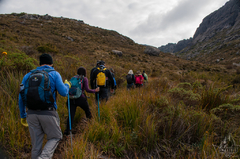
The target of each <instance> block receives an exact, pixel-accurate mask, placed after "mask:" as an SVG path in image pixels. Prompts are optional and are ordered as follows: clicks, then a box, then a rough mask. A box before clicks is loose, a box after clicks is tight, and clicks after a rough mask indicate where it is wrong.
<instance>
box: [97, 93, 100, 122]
mask: <svg viewBox="0 0 240 159" xmlns="http://www.w3.org/2000/svg"><path fill="white" fill-rule="evenodd" d="M97 100H98V120H99V121H100V107H99V92H98V93H97Z"/></svg>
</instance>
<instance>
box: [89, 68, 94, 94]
mask: <svg viewBox="0 0 240 159" xmlns="http://www.w3.org/2000/svg"><path fill="white" fill-rule="evenodd" d="M93 72H94V69H92V70H91V73H90V86H91V88H92V89H94V88H95V85H94V73H93Z"/></svg>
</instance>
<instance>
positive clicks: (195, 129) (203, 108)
mask: <svg viewBox="0 0 240 159" xmlns="http://www.w3.org/2000/svg"><path fill="white" fill-rule="evenodd" d="M114 50H118V51H114ZM3 52H7V53H4V54H3ZM0 53H1V55H0V79H1V80H0V105H1V111H0V123H1V125H0V148H3V150H4V151H5V153H6V154H7V155H8V156H9V157H11V158H20V159H22V158H30V155H31V154H30V153H31V140H30V135H29V130H28V128H26V127H23V126H22V125H21V123H20V114H19V109H18V100H17V99H18V98H17V97H18V94H19V85H20V83H21V81H22V78H23V76H24V75H25V73H27V72H28V71H29V70H31V69H33V68H35V67H36V66H38V65H39V62H38V57H39V55H41V54H42V53H49V54H51V55H52V56H53V60H54V68H55V69H56V70H57V71H58V72H59V73H60V74H61V76H62V78H63V80H64V79H70V78H71V77H72V76H73V75H75V74H76V70H77V68H78V67H80V66H84V67H85V68H86V69H87V76H88V77H89V73H90V70H91V69H92V67H94V66H95V65H96V61H97V60H99V59H101V60H104V61H105V62H106V66H107V68H113V69H114V70H115V77H116V80H117V90H116V93H115V94H114V95H113V96H111V97H110V99H109V101H108V102H106V103H104V102H101V103H100V116H101V117H100V120H99V118H98V110H97V109H96V104H95V100H94V99H95V98H94V94H90V93H87V96H88V97H89V98H88V99H87V100H88V103H89V106H90V109H91V112H92V114H93V119H92V120H90V121H87V120H86V118H85V114H84V112H83V111H82V109H80V108H78V109H77V112H76V115H75V119H74V121H75V124H74V125H73V129H72V131H73V146H72V147H73V150H71V143H70V138H69V137H67V136H64V137H63V140H61V142H60V144H59V146H58V147H57V149H56V151H55V153H54V156H53V158H54V159H59V158H64V159H65V158H67V159H68V158H69V159H72V158H80V159H86V158H94V159H109V158H116V159H117V158H119V159H120V158H136V159H137V158H141V159H142V158H199V159H200V158H224V156H225V154H224V153H222V152H220V151H218V149H217V150H216V149H215V147H213V145H217V146H218V147H221V146H220V145H221V143H222V140H223V139H224V138H225V137H228V136H230V137H231V138H234V139H235V141H234V142H232V140H231V142H230V141H229V142H228V144H231V145H233V146H236V145H239V143H240V138H239V134H240V131H239V122H238V119H239V104H240V89H239V88H240V80H239V79H240V76H239V74H240V70H239V69H237V68H227V67H225V66H224V65H220V64H215V65H210V64H203V63H201V62H197V61H190V60H184V59H181V58H179V57H176V56H174V55H172V54H167V53H163V52H159V50H157V49H156V48H153V47H150V46H143V45H139V44H137V43H135V42H134V41H133V40H131V39H130V38H128V37H126V36H124V35H121V34H119V33H117V32H116V31H112V30H106V29H103V28H98V27H94V26H91V25H89V24H85V23H84V21H82V20H74V19H68V18H64V17H52V16H50V15H44V16H41V15H34V14H26V13H20V14H17V13H12V14H6V15H0ZM129 69H132V70H133V71H134V73H136V71H137V70H140V71H143V70H145V71H146V73H147V74H148V77H149V82H148V83H145V84H144V87H142V88H141V89H133V90H130V91H128V90H127V89H126V86H127V82H126V79H125V77H126V74H127V72H128V71H129ZM66 100H67V98H66V97H62V96H60V95H59V96H58V99H57V105H58V109H57V111H58V114H59V118H60V121H61V122H60V123H61V125H60V126H61V129H62V130H64V129H65V122H66V120H67V116H68V110H67V107H66ZM227 135H228V136H227ZM230 137H228V138H230ZM44 142H46V140H44ZM224 150H225V149H224Z"/></svg>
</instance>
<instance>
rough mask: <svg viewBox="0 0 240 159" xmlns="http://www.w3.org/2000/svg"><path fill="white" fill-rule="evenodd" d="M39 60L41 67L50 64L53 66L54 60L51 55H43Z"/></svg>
mask: <svg viewBox="0 0 240 159" xmlns="http://www.w3.org/2000/svg"><path fill="white" fill-rule="evenodd" d="M39 60H40V66H41V65H43V64H48V65H51V64H53V59H52V57H51V55H49V54H42V55H41V56H40V57H39Z"/></svg>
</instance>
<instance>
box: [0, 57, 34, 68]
mask: <svg viewBox="0 0 240 159" xmlns="http://www.w3.org/2000/svg"><path fill="white" fill-rule="evenodd" d="M0 56H1V55H0ZM35 64H37V60H36V59H33V58H31V57H29V56H27V55H26V54H24V53H21V52H20V53H15V52H8V54H7V55H6V56H5V55H2V56H1V59H0V70H3V69H8V70H15V71H20V70H24V71H25V70H31V69H33V68H35V67H36V66H35Z"/></svg>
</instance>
